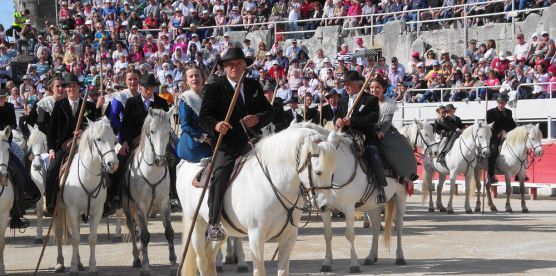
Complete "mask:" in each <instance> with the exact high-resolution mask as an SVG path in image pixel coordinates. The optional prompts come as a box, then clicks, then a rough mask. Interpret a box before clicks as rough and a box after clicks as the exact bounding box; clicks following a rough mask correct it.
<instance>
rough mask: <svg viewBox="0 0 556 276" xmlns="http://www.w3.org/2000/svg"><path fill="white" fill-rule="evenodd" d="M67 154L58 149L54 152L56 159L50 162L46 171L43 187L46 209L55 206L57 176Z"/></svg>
mask: <svg viewBox="0 0 556 276" xmlns="http://www.w3.org/2000/svg"><path fill="white" fill-rule="evenodd" d="M67 154H68V153H67V152H66V151H65V150H64V149H59V150H57V151H56V158H54V159H53V160H50V165H49V166H48V170H46V187H45V197H46V207H47V208H48V209H53V208H54V207H55V206H56V196H57V194H58V189H59V187H60V186H59V183H60V179H59V175H60V166H62V162H63V161H64V158H65V157H66V155H67Z"/></svg>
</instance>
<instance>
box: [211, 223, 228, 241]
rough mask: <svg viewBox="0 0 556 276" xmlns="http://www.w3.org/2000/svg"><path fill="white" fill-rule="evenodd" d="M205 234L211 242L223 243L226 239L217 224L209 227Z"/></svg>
mask: <svg viewBox="0 0 556 276" xmlns="http://www.w3.org/2000/svg"><path fill="white" fill-rule="evenodd" d="M207 234H208V235H207V237H208V239H209V240H211V241H223V240H224V239H226V232H224V229H222V227H221V226H220V224H219V223H217V224H214V225H209V227H208V230H207Z"/></svg>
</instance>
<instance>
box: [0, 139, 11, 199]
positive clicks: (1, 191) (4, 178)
mask: <svg viewBox="0 0 556 276" xmlns="http://www.w3.org/2000/svg"><path fill="white" fill-rule="evenodd" d="M1 142H2V143H4V142H5V143H6V144H8V145H9V144H10V143H9V142H8V140H7V139H3V140H2V141H1ZM2 167H4V168H6V172H9V170H8V164H4V163H1V164H0V168H2ZM4 181H6V183H4ZM7 181H8V176H7V175H6V176H3V177H2V182H0V186H2V189H1V190H0V196H2V194H3V193H4V189H5V188H6V186H7Z"/></svg>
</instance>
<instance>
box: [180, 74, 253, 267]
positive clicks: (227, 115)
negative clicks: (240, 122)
mask: <svg viewBox="0 0 556 276" xmlns="http://www.w3.org/2000/svg"><path fill="white" fill-rule="evenodd" d="M246 74H247V70H245V71H244V72H243V74H242V75H241V78H240V79H239V82H238V85H237V87H236V91H234V96H233V97H232V102H231V103H230V106H229V107H228V113H226V118H225V119H224V122H226V123H229V122H230V118H231V117H232V112H233V111H234V107H235V105H236V102H237V98H238V96H239V94H240V92H239V91H241V86H242V85H243V79H244V78H245V75H246ZM223 138H224V135H222V133H219V134H218V140H217V141H216V145H215V146H214V153H213V154H212V160H216V157H217V156H218V150H219V149H220V146H221V145H222V140H223ZM213 168H214V166H209V167H208V168H207V171H206V172H205V173H206V174H207V175H211V174H212V170H213ZM208 179H210V177H207V178H205V183H203V191H202V192H201V196H200V197H199V201H198V202H197V208H196V209H195V214H194V215H193V220H192V222H191V226H190V227H189V233H188V235H187V240H186V242H185V245H184V248H183V254H182V255H181V260H180V265H179V267H178V271H177V273H176V276H179V275H180V273H181V270H182V268H183V262H184V260H185V257H186V256H187V250H188V248H189V244H190V243H191V235H192V234H193V230H194V229H195V222H196V221H197V217H198V216H199V210H200V209H201V205H202V204H203V199H204V198H205V194H206V193H207V187H208Z"/></svg>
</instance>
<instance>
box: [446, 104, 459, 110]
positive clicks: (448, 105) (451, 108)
mask: <svg viewBox="0 0 556 276" xmlns="http://www.w3.org/2000/svg"><path fill="white" fill-rule="evenodd" d="M445 108H446V110H454V111H455V110H456V109H457V108H456V107H455V106H454V105H453V104H447V105H446V106H445Z"/></svg>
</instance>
